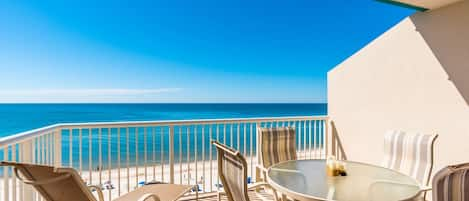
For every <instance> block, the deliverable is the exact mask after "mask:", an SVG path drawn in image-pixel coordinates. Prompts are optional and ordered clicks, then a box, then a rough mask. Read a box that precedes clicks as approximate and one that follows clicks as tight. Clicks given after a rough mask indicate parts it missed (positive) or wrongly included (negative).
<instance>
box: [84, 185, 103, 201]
mask: <svg viewBox="0 0 469 201" xmlns="http://www.w3.org/2000/svg"><path fill="white" fill-rule="evenodd" d="M88 188H89V189H90V190H96V192H97V193H98V199H99V201H104V195H103V190H101V187H99V186H96V185H89V186H88Z"/></svg>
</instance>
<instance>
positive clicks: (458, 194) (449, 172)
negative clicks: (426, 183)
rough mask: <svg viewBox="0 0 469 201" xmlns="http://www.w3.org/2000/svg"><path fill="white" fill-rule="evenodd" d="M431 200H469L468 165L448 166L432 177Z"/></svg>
mask: <svg viewBox="0 0 469 201" xmlns="http://www.w3.org/2000/svg"><path fill="white" fill-rule="evenodd" d="M432 188H433V189H432V192H433V196H432V198H433V200H435V201H466V200H469V163H464V164H460V165H453V166H448V167H446V168H443V169H441V170H440V171H438V172H437V173H436V174H435V176H434V177H433V184H432Z"/></svg>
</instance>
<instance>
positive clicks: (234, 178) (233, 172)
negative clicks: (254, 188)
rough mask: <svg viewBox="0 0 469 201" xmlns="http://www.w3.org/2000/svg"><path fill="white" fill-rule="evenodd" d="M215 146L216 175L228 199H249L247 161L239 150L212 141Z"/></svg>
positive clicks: (230, 200) (242, 200)
mask: <svg viewBox="0 0 469 201" xmlns="http://www.w3.org/2000/svg"><path fill="white" fill-rule="evenodd" d="M212 144H213V145H215V147H216V148H217V152H218V154H217V156H218V158H217V159H218V175H219V176H220V180H221V182H222V184H223V188H224V190H225V193H226V196H227V197H228V201H249V196H248V191H247V189H248V184H247V176H248V173H247V163H246V159H245V158H244V157H243V156H242V155H241V153H240V152H239V151H236V150H233V149H231V148H229V147H227V146H225V145H223V144H221V143H219V142H216V141H212Z"/></svg>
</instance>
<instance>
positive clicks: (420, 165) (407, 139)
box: [383, 131, 438, 186]
mask: <svg viewBox="0 0 469 201" xmlns="http://www.w3.org/2000/svg"><path fill="white" fill-rule="evenodd" d="M437 137H438V135H424V134H419V133H416V134H411V133H406V132H402V131H389V132H388V133H386V135H385V137H384V139H385V140H384V160H383V166H384V167H386V168H390V169H393V170H396V171H399V172H402V173H404V174H406V175H409V176H411V177H413V178H414V179H416V180H417V181H418V182H419V183H420V185H423V186H427V185H428V183H429V180H430V175H431V172H432V168H433V146H434V144H435V140H436V138H437Z"/></svg>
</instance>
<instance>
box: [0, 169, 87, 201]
mask: <svg viewBox="0 0 469 201" xmlns="http://www.w3.org/2000/svg"><path fill="white" fill-rule="evenodd" d="M0 165H2V166H13V171H14V173H15V175H16V177H17V178H18V180H20V181H22V182H24V183H25V184H30V185H32V186H33V187H34V189H36V191H37V192H39V193H40V194H41V196H42V197H43V198H44V200H46V201H75V200H76V201H96V198H95V197H94V196H93V194H92V193H91V191H90V190H89V189H88V188H87V186H86V185H85V182H84V181H83V180H82V179H81V177H80V176H79V175H78V174H77V172H76V171H75V170H74V169H72V168H54V167H52V166H45V165H36V164H26V163H16V162H1V163H0Z"/></svg>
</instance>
